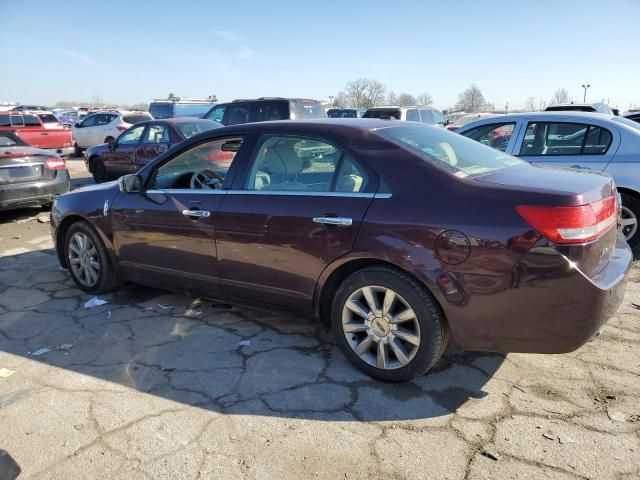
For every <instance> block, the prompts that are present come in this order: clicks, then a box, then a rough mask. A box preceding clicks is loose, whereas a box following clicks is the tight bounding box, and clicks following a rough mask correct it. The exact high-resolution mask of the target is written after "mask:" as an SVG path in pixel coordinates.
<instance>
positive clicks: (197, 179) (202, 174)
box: [189, 168, 224, 190]
mask: <svg viewBox="0 0 640 480" xmlns="http://www.w3.org/2000/svg"><path fill="white" fill-rule="evenodd" d="M214 180H217V181H214ZM223 181H224V177H223V176H222V175H220V174H219V173H218V172H214V171H213V170H209V169H208V168H202V169H200V170H197V171H195V172H194V173H193V175H192V176H191V181H190V182H189V184H190V186H191V188H194V189H205V188H208V189H211V190H215V189H216V188H218V187H216V185H220V188H222V182H223Z"/></svg>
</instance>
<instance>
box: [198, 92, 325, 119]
mask: <svg viewBox="0 0 640 480" xmlns="http://www.w3.org/2000/svg"><path fill="white" fill-rule="evenodd" d="M326 116H327V112H326V110H325V109H324V107H323V106H322V103H320V102H319V101H318V100H309V99H304V98H280V97H261V98H256V99H253V100H234V101H233V102H231V103H219V104H217V105H216V106H215V107H213V108H212V109H211V110H209V112H208V113H207V114H206V115H205V118H208V119H209V120H213V121H215V122H220V123H221V124H223V125H239V124H241V123H254V122H265V121H270V120H296V119H303V118H325V117H326Z"/></svg>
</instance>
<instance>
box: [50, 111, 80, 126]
mask: <svg viewBox="0 0 640 480" xmlns="http://www.w3.org/2000/svg"><path fill="white" fill-rule="evenodd" d="M80 113H84V112H79V111H78V110H60V111H57V112H53V114H54V115H55V116H56V118H57V119H58V121H59V122H60V123H62V124H63V125H68V126H69V127H71V126H73V125H75V124H76V122H78V121H79V120H80V119H81V118H82V116H81V115H79V114H80Z"/></svg>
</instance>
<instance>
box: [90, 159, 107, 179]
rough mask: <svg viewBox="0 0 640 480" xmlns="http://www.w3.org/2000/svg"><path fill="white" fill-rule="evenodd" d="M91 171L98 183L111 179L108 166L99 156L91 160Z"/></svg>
mask: <svg viewBox="0 0 640 480" xmlns="http://www.w3.org/2000/svg"><path fill="white" fill-rule="evenodd" d="M91 173H92V174H93V179H94V180H95V182H96V183H104V182H108V181H109V173H108V172H107V167H105V166H104V162H103V161H102V160H100V158H98V157H94V158H93V160H91Z"/></svg>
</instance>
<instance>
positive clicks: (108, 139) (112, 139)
mask: <svg viewBox="0 0 640 480" xmlns="http://www.w3.org/2000/svg"><path fill="white" fill-rule="evenodd" d="M114 140H115V138H113V137H112V136H108V137H107V138H105V139H104V143H109V142H113V141H114Z"/></svg>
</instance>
